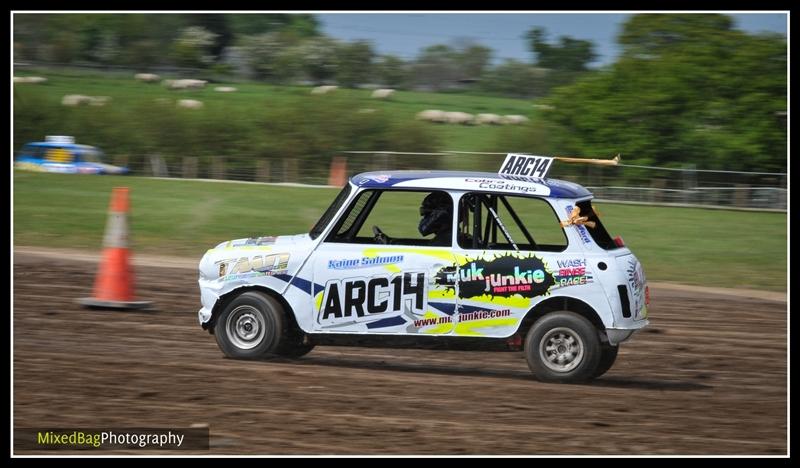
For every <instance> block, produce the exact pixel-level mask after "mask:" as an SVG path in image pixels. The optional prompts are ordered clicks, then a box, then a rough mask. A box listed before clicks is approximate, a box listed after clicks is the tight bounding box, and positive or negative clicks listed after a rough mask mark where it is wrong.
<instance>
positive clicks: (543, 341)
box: [525, 311, 601, 383]
mask: <svg viewBox="0 0 800 468" xmlns="http://www.w3.org/2000/svg"><path fill="white" fill-rule="evenodd" d="M600 354H601V352H600V337H599V336H598V333H597V329H596V328H595V327H594V325H592V323H591V322H589V321H588V320H586V319H585V318H583V317H581V316H580V315H578V314H576V313H574V312H568V311H560V312H553V313H550V314H547V315H545V316H544V317H542V318H540V319H539V320H537V321H536V323H534V324H533V326H532V327H531V329H530V330H529V331H528V335H527V336H526V338H525V358H526V359H527V360H528V367H530V369H531V371H532V372H533V374H534V375H535V376H536V378H537V379H538V380H541V381H543V382H555V383H580V382H587V381H589V380H591V379H593V378H594V377H595V375H594V374H595V371H596V370H597V367H598V364H599V362H600Z"/></svg>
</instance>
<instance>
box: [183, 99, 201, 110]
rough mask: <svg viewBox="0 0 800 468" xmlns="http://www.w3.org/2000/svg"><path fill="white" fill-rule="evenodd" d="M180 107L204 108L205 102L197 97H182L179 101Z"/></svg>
mask: <svg viewBox="0 0 800 468" xmlns="http://www.w3.org/2000/svg"><path fill="white" fill-rule="evenodd" d="M178 107H181V108H183V109H202V108H203V103H202V102H201V101H197V100H195V99H181V100H179V101H178Z"/></svg>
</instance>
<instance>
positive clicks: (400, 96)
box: [15, 70, 536, 154]
mask: <svg viewBox="0 0 800 468" xmlns="http://www.w3.org/2000/svg"><path fill="white" fill-rule="evenodd" d="M29 75H36V76H44V77H47V79H48V81H47V82H46V83H45V84H38V85H31V84H17V85H15V87H16V88H23V87H24V91H21V92H18V93H16V94H15V99H24V96H25V94H26V93H34V94H38V95H41V96H44V97H45V99H46V100H48V101H51V102H53V103H60V102H61V98H62V97H63V96H64V95H67V94H82V95H89V96H109V97H111V99H112V100H111V103H110V104H109V105H111V106H114V107H115V108H120V109H126V108H131V109H133V108H134V106H135V105H136V104H137V103H140V102H153V101H154V100H155V99H159V98H169V99H198V100H201V101H203V103H204V104H205V109H206V111H208V112H224V113H226V114H232V115H242V116H243V115H249V114H252V113H254V112H255V111H257V110H258V109H263V108H265V107H269V108H275V107H281V106H284V105H288V104H289V103H291V102H292V101H293V100H294V99H297V98H308V99H312V98H315V97H318V96H312V95H311V94H310V91H311V87H302V86H272V85H267V84H261V83H235V84H233V86H235V87H236V88H237V89H238V91H237V92H234V93H220V92H216V91H214V87H216V86H221V85H230V83H222V82H221V83H212V84H209V86H208V87H206V88H205V89H202V90H186V91H169V90H167V89H166V88H165V87H164V86H161V85H160V84H145V83H140V82H137V81H135V80H134V79H133V74H130V76H128V75H116V74H115V75H110V74H103V75H101V74H99V73H97V72H82V71H72V72H70V71H63V70H61V71H55V70H25V71H20V72H19V73H17V76H29ZM164 78H171V77H164ZM371 93H372V91H371V90H366V89H339V90H337V91H336V94H337V95H339V96H343V97H349V98H352V99H354V100H355V101H356V102H357V103H358V105H359V106H360V107H361V108H363V109H375V110H378V111H383V112H385V113H387V114H389V115H391V116H392V117H393V118H396V119H401V120H402V119H405V120H411V119H414V117H415V115H416V114H417V113H418V112H420V111H423V110H425V109H439V110H444V111H460V112H467V113H470V114H479V113H493V114H499V115H512V114H517V115H525V116H527V117H528V118H530V119H534V118H535V117H536V115H535V114H536V110H535V109H534V107H533V101H532V100H530V99H510V98H501V97H488V96H475V95H468V94H461V93H457V94H449V93H426V92H412V91H399V92H397V93H396V94H395V96H393V98H392V99H391V100H388V101H381V100H376V99H372V98H371V97H370V96H371ZM430 128H432V129H433V130H434V132H435V134H436V135H437V136H438V138H439V143H440V149H442V150H453V151H497V149H495V147H496V145H497V144H498V134H499V132H500V131H501V127H498V126H463V125H443V124H433V123H432V124H430ZM515 131H520V132H522V131H524V130H523V127H511V128H508V129H505V132H512V133H513V132H515ZM43 136H44V135H43ZM15 143H16V144H17V146H19V145H21V144H22V143H24V142H15ZM84 143H87V144H92V143H91V142H84ZM104 149H105V150H106V151H107V152H108V153H109V154H113V152H114V149H113V148H104ZM500 151H505V149H501V150H500Z"/></svg>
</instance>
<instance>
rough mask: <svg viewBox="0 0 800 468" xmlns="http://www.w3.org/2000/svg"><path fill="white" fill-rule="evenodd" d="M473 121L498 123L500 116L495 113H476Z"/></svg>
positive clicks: (480, 123) (481, 123)
mask: <svg viewBox="0 0 800 468" xmlns="http://www.w3.org/2000/svg"><path fill="white" fill-rule="evenodd" d="M475 123H476V124H478V125H484V124H485V125H500V123H501V118H500V116H499V115H497V114H478V116H477V117H475Z"/></svg>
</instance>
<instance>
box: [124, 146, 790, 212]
mask: <svg viewBox="0 0 800 468" xmlns="http://www.w3.org/2000/svg"><path fill="white" fill-rule="evenodd" d="M505 155H506V153H478V152H458V151H441V152H435V153H415V152H395V151H382V152H373V151H342V152H338V153H335V154H332V155H327V156H319V155H316V156H308V157H292V158H253V159H252V160H249V161H245V162H243V161H241V160H227V159H226V158H225V157H215V158H208V157H204V158H199V157H183V158H181V159H175V158H170V159H165V158H162V157H160V156H157V155H152V156H148V157H143V158H135V159H132V160H130V161H129V160H128V159H127V158H123V159H121V160H120V159H117V160H116V161H115V163H117V164H120V165H126V166H128V167H129V168H130V169H131V171H132V173H134V174H138V175H148V176H155V177H178V178H190V179H198V178H199V179H220V180H236V181H253V182H265V183H287V182H288V183H301V184H310V185H334V186H339V185H343V184H344V183H345V181H346V180H347V177H349V176H352V175H355V174H358V173H361V172H369V171H391V170H398V169H446V170H481V171H488V172H496V171H497V168H498V167H499V165H500V163H501V162H502V160H503V158H504V157H505ZM548 176H549V177H553V178H558V179H563V180H568V181H571V182H576V183H579V184H581V185H583V186H584V187H586V188H587V189H589V190H590V191H591V192H592V193H593V194H594V196H595V197H596V198H598V199H601V200H608V201H617V202H629V203H646V204H668V205H683V206H702V207H709V208H741V209H757V210H775V211H786V210H787V202H788V189H787V182H788V180H787V174H786V173H781V172H739V171H713V170H704V169H695V168H693V167H684V168H663V167H650V166H640V165H627V164H620V165H617V166H598V165H583V164H568V163H563V164H556V165H554V166H553V169H552V170H551V171H550V173H549V174H548Z"/></svg>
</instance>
